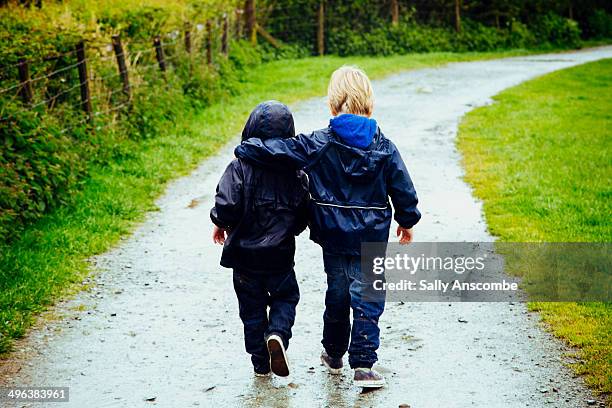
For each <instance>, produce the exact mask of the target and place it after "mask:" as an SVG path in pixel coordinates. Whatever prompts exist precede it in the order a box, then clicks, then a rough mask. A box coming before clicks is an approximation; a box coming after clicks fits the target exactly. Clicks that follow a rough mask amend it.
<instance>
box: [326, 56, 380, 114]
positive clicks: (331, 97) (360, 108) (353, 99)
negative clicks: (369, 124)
mask: <svg viewBox="0 0 612 408" xmlns="http://www.w3.org/2000/svg"><path fill="white" fill-rule="evenodd" d="M373 93H374V92H373V90H372V84H371V83H370V79H369V78H368V76H367V75H366V74H365V72H363V71H362V70H361V69H359V68H357V67H353V66H346V65H345V66H342V67H340V68H338V69H337V70H335V71H334V73H333V74H332V76H331V79H330V80H329V86H328V87H327V103H328V104H329V108H330V109H331V112H332V114H333V115H334V116H335V115H337V114H339V113H352V114H355V115H364V116H370V115H371V114H372V110H373V109H374V95H373Z"/></svg>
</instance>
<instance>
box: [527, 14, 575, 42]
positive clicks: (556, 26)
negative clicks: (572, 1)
mask: <svg viewBox="0 0 612 408" xmlns="http://www.w3.org/2000/svg"><path fill="white" fill-rule="evenodd" d="M533 31H534V33H535V35H536V38H537V40H538V41H539V42H540V43H548V44H550V45H554V46H563V47H578V46H579V45H580V27H578V23H576V22H575V21H574V20H570V19H568V18H564V17H561V16H559V15H557V14H555V13H548V14H546V15H544V16H542V17H540V18H538V19H537V21H536V23H535V25H534V27H533Z"/></svg>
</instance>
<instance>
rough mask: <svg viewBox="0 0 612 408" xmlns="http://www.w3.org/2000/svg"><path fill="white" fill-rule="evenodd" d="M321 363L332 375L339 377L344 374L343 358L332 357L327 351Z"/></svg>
mask: <svg viewBox="0 0 612 408" xmlns="http://www.w3.org/2000/svg"><path fill="white" fill-rule="evenodd" d="M321 363H322V364H323V365H324V366H325V367H327V371H329V373H330V374H333V375H338V374H341V373H342V366H343V364H342V358H334V357H330V356H329V354H327V352H326V351H323V352H322V353H321Z"/></svg>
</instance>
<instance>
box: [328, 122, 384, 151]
mask: <svg viewBox="0 0 612 408" xmlns="http://www.w3.org/2000/svg"><path fill="white" fill-rule="evenodd" d="M329 126H330V127H331V128H332V130H333V131H334V133H336V134H337V135H338V136H340V138H341V139H342V141H343V142H344V143H346V144H347V145H349V146H352V147H358V148H360V149H365V148H366V147H368V146H369V145H370V144H371V143H372V140H373V139H374V135H375V134H376V130H377V129H378V124H377V123H376V121H375V120H374V119H370V118H367V117H365V116H359V115H353V114H351V113H343V114H341V115H338V116H336V117H335V118H332V119H331V120H330V121H329Z"/></svg>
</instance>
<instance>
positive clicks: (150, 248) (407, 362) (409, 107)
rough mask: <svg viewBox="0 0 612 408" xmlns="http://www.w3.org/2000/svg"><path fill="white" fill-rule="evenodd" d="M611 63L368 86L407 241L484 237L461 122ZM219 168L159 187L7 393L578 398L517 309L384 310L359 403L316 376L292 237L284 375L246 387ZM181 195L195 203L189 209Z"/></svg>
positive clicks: (560, 401)
mask: <svg viewBox="0 0 612 408" xmlns="http://www.w3.org/2000/svg"><path fill="white" fill-rule="evenodd" d="M611 57H612V47H606V48H599V49H595V50H586V51H582V52H573V53H565V54H556V55H539V56H532V57H519V58H510V59H505V60H494V61H485V62H471V63H457V64H450V65H448V66H446V67H443V68H438V69H425V70H419V71H411V72H407V73H404V74H400V75H396V76H393V77H390V78H388V79H385V80H382V81H377V82H375V84H374V86H375V92H376V112H375V117H376V118H377V120H378V121H379V123H380V125H381V127H382V129H383V131H384V132H385V134H386V135H387V136H388V137H389V138H391V139H392V140H393V141H394V142H395V143H396V144H397V145H398V147H399V148H400V150H401V152H402V154H403V157H404V159H405V161H406V163H407V165H408V168H409V170H410V172H411V174H412V176H413V180H414V182H415V185H416V188H417V191H418V193H419V196H420V199H421V204H420V208H421V210H422V212H423V220H422V222H421V223H420V224H419V225H418V226H417V228H416V239H417V240H419V241H445V242H447V241H489V240H492V237H491V236H490V235H489V234H488V233H487V229H486V225H485V222H484V220H483V217H482V211H481V204H480V203H479V202H478V201H476V200H475V199H474V198H473V196H472V194H471V191H470V189H469V187H468V186H467V185H466V184H465V183H464V182H463V181H462V178H461V177H462V170H461V168H460V166H459V155H458V153H457V151H456V149H455V145H454V138H455V133H456V129H457V124H458V121H459V120H460V118H461V117H462V116H463V115H464V114H465V113H466V112H467V111H469V110H471V109H473V107H475V106H480V105H483V104H486V103H488V102H489V101H490V99H489V98H490V97H491V96H493V95H495V94H496V93H498V92H500V91H501V90H503V89H505V88H508V87H510V86H513V85H515V84H518V83H520V82H522V81H525V80H527V79H530V78H532V77H534V76H537V75H540V74H543V73H546V72H550V71H553V70H556V69H561V68H565V67H569V66H572V65H576V64H580V63H584V62H587V61H591V60H596V59H601V58H611ZM293 109H294V112H295V117H296V124H297V127H298V130H301V131H308V130H312V129H314V128H319V127H323V126H326V124H327V123H326V122H327V119H328V117H329V114H328V112H327V111H326V107H325V103H324V99H316V100H311V101H307V102H305V103H302V104H299V105H297V106H294V107H293ZM233 144H234V143H230V145H233ZM231 157H232V148H231V146H228V148H225V149H224V150H223V151H222V152H220V153H219V155H217V156H216V157H214V158H212V159H210V160H207V161H206V162H205V163H203V164H202V165H201V166H200V167H199V168H198V169H197V170H196V171H194V172H193V174H191V175H190V176H188V177H185V178H182V179H180V180H177V181H176V182H174V183H172V185H171V186H170V187H169V188H168V190H167V192H166V194H165V195H164V196H163V197H162V198H161V199H160V200H159V203H158V204H159V207H160V208H161V210H160V211H159V212H155V213H151V214H150V215H149V216H148V218H147V221H146V222H145V223H143V224H142V226H141V227H139V228H138V229H137V231H136V232H135V233H134V235H133V236H131V237H130V238H128V239H126V240H125V241H123V242H122V244H121V245H120V246H119V247H118V248H116V249H114V250H113V251H111V252H109V253H107V254H105V255H103V256H100V257H99V258H98V259H97V260H96V262H97V265H98V266H99V267H100V268H101V269H102V272H101V273H100V275H99V277H98V278H97V279H96V285H95V286H94V288H93V289H92V290H90V291H88V292H84V293H82V294H81V295H79V296H78V297H77V298H76V299H74V300H72V301H70V302H67V303H66V304H63V305H60V306H59V311H60V312H62V313H64V314H65V315H66V317H65V319H62V320H59V321H55V322H53V323H50V324H49V325H47V326H46V327H43V328H40V329H37V330H35V331H34V332H33V333H32V334H31V336H30V338H29V339H28V340H27V341H24V342H21V343H20V346H19V347H20V348H22V349H23V350H22V351H18V352H17V353H15V355H14V356H15V359H16V362H14V363H13V367H15V366H17V367H19V368H20V370H19V371H18V372H17V373H13V374H11V375H10V378H9V382H10V383H12V384H14V385H32V386H69V387H70V403H68V404H59V405H58V404H49V405H50V406H56V407H57V406H60V405H61V406H62V407H78V408H80V407H85V406H90V407H141V406H142V407H144V406H153V405H154V406H159V407H188V406H198V405H199V406H202V407H213V406H217V407H235V406H253V407H287V406H296V407H297V406H299V407H311V406H330V407H345V406H346V407H348V406H359V407H369V406H372V407H397V406H398V405H399V404H402V403H405V404H410V405H411V406H412V407H413V408H416V407H425V408H430V407H488V408H491V407H509V408H514V407H525V406H530V407H543V406H546V407H551V406H554V407H572V408H574V407H581V406H586V400H587V399H590V398H592V397H591V396H590V393H589V392H588V391H587V390H586V389H585V387H584V385H583V383H582V381H581V380H580V379H579V378H574V377H573V375H572V374H571V373H570V371H569V370H567V369H566V368H564V367H563V365H562V361H563V359H564V358H563V356H562V355H563V353H564V352H565V351H566V350H565V349H564V348H563V347H562V346H561V345H560V343H559V342H557V341H555V340H554V339H552V338H551V337H550V336H549V335H548V334H546V333H544V332H543V331H542V330H541V329H540V327H539V324H538V321H539V317H538V316H537V315H534V314H530V313H528V312H527V311H526V308H525V306H524V305H522V304H508V303H475V304H465V303H463V304H461V303H453V304H446V303H445V304H434V303H419V304H416V303H406V304H397V303H390V304H388V305H387V310H386V311H385V313H384V314H383V317H382V321H381V327H382V341H381V342H382V347H381V349H380V353H379V354H380V361H379V365H378V367H379V368H380V369H381V371H383V372H384V373H386V375H387V377H388V382H389V385H388V387H387V388H385V389H383V390H380V391H376V392H371V393H367V394H360V393H359V390H358V389H357V388H354V387H353V386H352V385H351V378H352V377H351V372H350V371H349V370H346V372H345V374H344V375H343V376H340V377H334V378H332V377H329V376H328V375H327V374H326V373H325V372H324V370H323V369H322V367H320V366H319V361H318V356H319V354H320V351H321V345H320V337H321V330H322V313H323V297H324V289H325V274H324V272H323V270H322V261H321V251H320V248H319V247H317V246H316V245H314V244H313V243H312V242H310V241H308V239H307V234H304V235H303V236H301V237H300V239H299V242H298V254H297V259H296V262H297V265H296V272H297V275H298V279H299V282H300V285H301V292H302V300H301V302H300V305H299V306H298V316H297V321H296V324H295V327H294V339H293V341H292V343H291V346H290V348H289V356H290V359H291V363H292V369H293V373H292V375H291V377H290V379H289V380H281V379H273V380H266V379H264V380H261V379H255V378H254V377H253V376H252V372H251V367H250V363H249V359H248V357H247V355H246V353H245V352H244V348H243V343H242V327H241V324H240V321H239V319H238V312H237V302H236V299H235V295H234V293H233V289H232V281H231V275H230V273H229V271H227V270H223V269H222V268H220V267H219V266H218V260H219V255H220V248H219V247H217V246H214V245H213V244H212V242H211V240H210V231H211V226H210V222H209V218H208V211H209V208H210V206H211V203H212V195H213V193H214V189H215V185H216V182H217V180H218V177H219V175H220V173H221V172H222V171H223V169H224V167H225V164H226V163H227V162H228V161H229V160H230V159H231ZM194 198H197V199H198V200H199V201H200V204H199V205H197V206H195V207H194V208H191V207H192V206H190V203H191V202H192V200H193V199H194ZM459 318H462V321H463V320H465V321H467V323H462V322H459V321H458V319H459ZM26 356H27V357H26ZM147 398H155V401H153V402H147V401H145V400H146V399H147ZM33 406H36V407H40V406H42V404H35V405H33Z"/></svg>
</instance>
